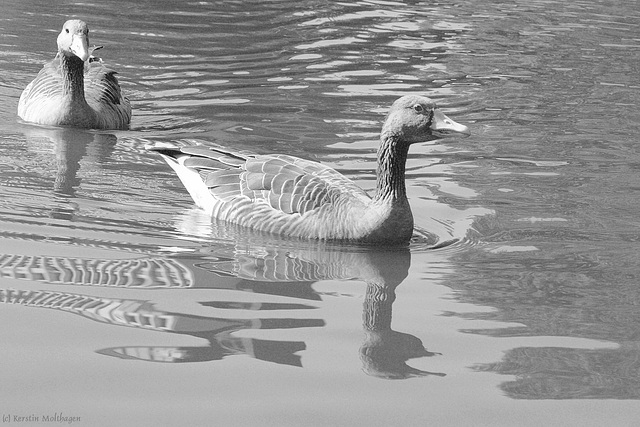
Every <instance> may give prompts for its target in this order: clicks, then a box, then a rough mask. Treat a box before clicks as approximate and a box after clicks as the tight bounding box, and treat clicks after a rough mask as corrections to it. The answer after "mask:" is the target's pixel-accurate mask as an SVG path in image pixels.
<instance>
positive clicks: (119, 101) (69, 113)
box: [18, 19, 131, 129]
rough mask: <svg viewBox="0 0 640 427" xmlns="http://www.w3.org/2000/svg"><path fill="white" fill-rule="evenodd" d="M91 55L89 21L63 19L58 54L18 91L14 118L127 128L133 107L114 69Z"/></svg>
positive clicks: (95, 127) (89, 126) (51, 124)
mask: <svg viewBox="0 0 640 427" xmlns="http://www.w3.org/2000/svg"><path fill="white" fill-rule="evenodd" d="M90 54H91V52H90V49H89V28H88V27H87V24H86V23H84V22H83V21H80V20H77V19H72V20H69V21H67V22H65V23H64V25H63V27H62V31H61V32H60V34H59V35H58V54H57V55H56V57H55V58H54V59H53V61H51V62H49V63H47V64H45V66H44V67H43V68H42V70H40V72H39V73H38V75H37V76H36V78H35V79H34V80H33V81H32V82H31V83H29V85H28V86H27V87H26V88H25V90H24V91H23V92H22V95H21V96H20V101H19V103H18V116H20V118H21V119H23V120H25V121H27V122H34V123H39V124H42V125H50V126H73V127H79V128H90V129H126V128H127V127H128V126H129V121H130V120H131V106H130V105H129V100H128V99H127V98H125V97H123V96H122V93H121V91H120V86H119V85H118V80H117V79H116V77H115V74H116V72H115V71H113V70H110V69H109V68H107V67H105V66H104V65H103V64H102V62H101V61H99V60H94V59H95V58H93V57H91V58H90Z"/></svg>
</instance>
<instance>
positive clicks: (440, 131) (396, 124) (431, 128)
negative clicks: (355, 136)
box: [381, 95, 471, 144]
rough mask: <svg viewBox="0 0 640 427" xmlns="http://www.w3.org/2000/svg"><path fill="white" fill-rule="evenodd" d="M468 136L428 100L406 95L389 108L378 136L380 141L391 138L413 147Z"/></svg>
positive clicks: (467, 131) (460, 125)
mask: <svg viewBox="0 0 640 427" xmlns="http://www.w3.org/2000/svg"><path fill="white" fill-rule="evenodd" d="M470 134H471V133H470V132H469V128H468V127H467V126H465V125H462V124H459V123H456V122H455V121H453V120H451V119H450V118H449V117H447V116H446V115H445V114H444V113H443V112H442V111H440V110H439V109H438V107H437V106H436V103H435V102H434V101H432V100H431V99H429V98H427V97H425V96H420V95H406V96H403V97H402V98H399V99H398V100H396V101H395V102H394V103H393V104H392V105H391V108H390V109H389V113H388V114H387V118H386V120H385V123H384V125H383V127H382V134H381V136H382V138H383V139H386V138H391V139H395V140H399V141H402V142H404V143H406V144H413V143H416V142H424V141H432V140H435V139H440V138H445V137H448V136H453V135H464V136H469V135H470Z"/></svg>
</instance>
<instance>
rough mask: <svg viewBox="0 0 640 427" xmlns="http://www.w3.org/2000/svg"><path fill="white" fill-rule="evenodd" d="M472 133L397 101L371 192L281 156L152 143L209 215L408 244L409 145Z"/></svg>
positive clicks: (293, 233) (422, 104) (294, 231)
mask: <svg viewBox="0 0 640 427" xmlns="http://www.w3.org/2000/svg"><path fill="white" fill-rule="evenodd" d="M451 135H467V136H468V135H470V132H469V129H468V127H467V126H465V125H462V124H459V123H456V122H455V121H453V120H452V119H450V118H449V117H447V116H446V115H445V114H444V113H442V112H441V111H440V110H439V109H438V108H437V107H436V104H435V103H434V102H433V101H432V100H430V99H429V98H427V97H424V96H420V95H405V96H403V97H401V98H400V99H398V100H396V101H395V102H394V103H393V105H392V106H391V108H390V109H389V112H388V114H387V117H386V120H385V122H384V125H383V127H382V131H381V133H380V147H379V149H378V154H377V157H378V165H377V172H376V174H377V182H376V190H375V194H374V195H373V197H370V196H369V195H368V194H367V193H366V192H365V191H364V190H363V189H361V188H360V187H359V186H357V185H356V184H355V183H354V182H353V181H351V180H350V179H348V178H347V177H345V176H344V175H342V174H340V173H339V172H338V171H336V170H335V169H333V168H331V167H328V166H326V165H323V164H321V163H318V162H315V161H311V160H304V159H301V158H298V157H293V156H290V155H286V154H248V153H244V152H232V151H230V150H228V149H226V148H223V147H210V146H208V145H207V146H204V145H195V146H184V145H177V144H175V143H166V142H165V143H156V144H155V145H149V146H148V147H147V149H149V150H151V151H154V152H157V153H159V154H160V155H161V156H162V157H163V158H164V160H165V161H166V162H167V163H168V164H169V166H171V168H173V169H174V171H175V172H176V174H177V175H178V177H179V178H180V180H181V181H182V183H183V185H184V186H185V187H186V189H187V191H188V192H189V193H190V195H191V197H192V198H193V200H194V201H195V203H196V204H197V205H198V206H199V207H201V208H202V209H204V210H205V211H206V212H207V213H208V214H210V215H211V216H212V217H213V218H214V219H216V220H220V221H223V222H228V223H234V224H237V225H239V226H241V227H248V228H251V229H254V230H258V231H261V232H266V233H271V234H277V235H280V236H286V237H292V238H301V239H313V240H323V241H343V242H350V243H356V244H375V245H406V244H408V243H409V242H410V240H411V237H412V234H413V215H412V213H411V207H410V206H409V201H408V199H407V193H406V187H405V163H406V160H407V154H408V151H409V146H410V145H411V144H413V143H417V142H424V141H430V140H435V139H439V138H443V137H447V136H451Z"/></svg>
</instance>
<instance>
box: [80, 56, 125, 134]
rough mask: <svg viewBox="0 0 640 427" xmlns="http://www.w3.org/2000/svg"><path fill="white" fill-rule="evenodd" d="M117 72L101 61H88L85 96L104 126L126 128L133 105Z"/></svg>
mask: <svg viewBox="0 0 640 427" xmlns="http://www.w3.org/2000/svg"><path fill="white" fill-rule="evenodd" d="M116 74H117V73H116V72H115V71H113V70H111V69H110V68H108V67H106V66H105V65H103V64H102V62H101V61H88V62H87V63H86V66H85V75H84V78H85V80H84V96H85V99H86V100H87V104H89V105H90V106H91V108H92V109H93V110H94V111H95V112H96V115H97V120H99V121H103V122H104V123H103V126H101V127H102V128H124V127H126V126H127V125H128V124H129V122H130V121H131V105H130V103H129V99H128V98H126V97H124V96H123V95H122V91H121V90H120V84H119V83H118V79H117V78H116Z"/></svg>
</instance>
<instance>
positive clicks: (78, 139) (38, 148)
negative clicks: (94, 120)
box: [23, 126, 117, 218]
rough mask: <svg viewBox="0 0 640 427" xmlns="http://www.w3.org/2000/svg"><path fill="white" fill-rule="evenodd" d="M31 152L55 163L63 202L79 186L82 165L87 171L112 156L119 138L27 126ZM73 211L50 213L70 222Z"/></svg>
mask: <svg viewBox="0 0 640 427" xmlns="http://www.w3.org/2000/svg"><path fill="white" fill-rule="evenodd" d="M23 133H24V135H25V138H26V141H27V146H28V147H29V149H30V151H32V152H34V153H38V155H39V156H43V157H44V156H46V159H43V161H42V163H43V164H49V163H51V159H55V165H54V167H55V178H54V181H53V193H54V194H55V195H56V196H60V197H62V198H72V197H74V196H75V193H76V189H77V188H78V187H79V186H80V183H81V179H80V177H79V176H78V171H79V170H80V162H81V161H82V160H86V163H84V164H83V166H84V167H85V168H95V167H97V166H98V165H100V164H101V163H103V162H104V161H105V160H107V159H108V158H109V157H110V156H111V155H112V153H113V151H114V149H115V146H116V143H117V138H116V136H115V135H113V134H110V133H99V132H95V131H87V130H81V129H73V128H49V127H40V126H27V127H25V128H24V129H23ZM73 211H74V208H73V207H71V208H69V207H66V208H56V209H55V210H53V211H52V212H51V216H52V217H54V218H58V217H62V218H67V217H68V216H69V215H70V214H71V213H73Z"/></svg>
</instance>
